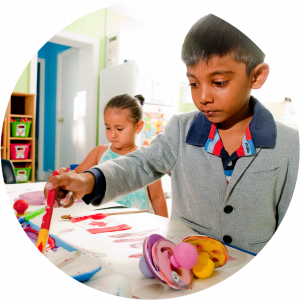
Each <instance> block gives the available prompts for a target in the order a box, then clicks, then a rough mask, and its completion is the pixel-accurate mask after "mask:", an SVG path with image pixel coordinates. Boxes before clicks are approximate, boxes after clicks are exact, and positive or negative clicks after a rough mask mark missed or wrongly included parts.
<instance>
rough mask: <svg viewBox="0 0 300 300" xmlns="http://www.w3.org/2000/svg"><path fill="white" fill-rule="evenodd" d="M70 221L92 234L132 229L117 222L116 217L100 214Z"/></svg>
mask: <svg viewBox="0 0 300 300" xmlns="http://www.w3.org/2000/svg"><path fill="white" fill-rule="evenodd" d="M100 220H101V221H100ZM71 221H72V222H73V223H74V224H76V225H78V226H80V227H81V228H83V229H85V230H87V231H88V232H90V233H92V234H97V233H104V232H115V231H122V230H128V229H131V228H132V227H131V226H129V225H127V224H123V223H122V222H120V221H118V219H117V218H116V217H113V216H107V215H105V214H101V213H100V214H95V215H90V216H82V217H77V218H71Z"/></svg>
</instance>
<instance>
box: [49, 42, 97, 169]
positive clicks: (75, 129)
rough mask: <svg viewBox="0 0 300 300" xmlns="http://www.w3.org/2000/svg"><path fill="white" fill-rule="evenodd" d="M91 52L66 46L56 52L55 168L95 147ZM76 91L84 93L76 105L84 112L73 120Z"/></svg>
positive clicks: (79, 158) (94, 77)
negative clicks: (82, 105) (63, 49)
mask: <svg viewBox="0 0 300 300" xmlns="http://www.w3.org/2000/svg"><path fill="white" fill-rule="evenodd" d="M95 55H97V51H95V49H94V47H92V46H88V47H84V48H80V49H77V48H70V49H68V50H66V51H64V52H62V53H60V54H59V55H58V60H57V95H56V120H57V121H56V140H55V142H56V145H55V169H56V170H58V169H59V168H61V167H65V168H67V167H68V166H69V165H70V164H79V163H81V162H82V161H83V160H84V159H85V157H86V156H87V155H88V153H89V152H90V151H91V150H92V149H93V148H94V147H96V130H97V76H98V71H97V70H98V65H96V66H95V64H94V60H93V57H94V56H95ZM78 93H80V95H81V96H82V95H83V94H84V97H83V98H85V101H84V102H85V105H84V108H80V112H84V114H83V115H82V116H81V117H78V120H77V121H75V120H74V98H75V97H78ZM81 96H80V98H81ZM81 100H82V98H81ZM80 102H81V103H82V101H80ZM59 119H60V121H59Z"/></svg>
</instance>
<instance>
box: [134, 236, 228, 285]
mask: <svg viewBox="0 0 300 300" xmlns="http://www.w3.org/2000/svg"><path fill="white" fill-rule="evenodd" d="M227 260H228V251H227V248H226V247H225V246H224V245H223V244H222V243H221V242H220V241H218V240H216V239H214V238H212V237H209V236H191V237H187V238H185V239H183V241H182V243H179V244H177V245H175V244H174V243H172V242H171V241H169V240H167V239H165V238H164V237H163V236H161V235H158V234H152V235H150V236H149V237H148V238H146V239H145V240H144V243H143V256H142V257H141V259H140V263H139V268H140V271H141V273H142V274H143V275H144V276H146V277H148V278H153V277H156V278H157V279H159V280H160V281H161V282H163V283H166V284H168V285H169V286H170V287H171V288H173V289H176V290H183V289H188V288H189V287H190V286H191V284H192V282H193V274H194V275H195V276H196V277H198V278H202V279H203V278H208V277H209V276H211V275H212V273H213V270H214V268H215V267H216V268H218V267H221V266H223V265H225V264H226V262H227Z"/></svg>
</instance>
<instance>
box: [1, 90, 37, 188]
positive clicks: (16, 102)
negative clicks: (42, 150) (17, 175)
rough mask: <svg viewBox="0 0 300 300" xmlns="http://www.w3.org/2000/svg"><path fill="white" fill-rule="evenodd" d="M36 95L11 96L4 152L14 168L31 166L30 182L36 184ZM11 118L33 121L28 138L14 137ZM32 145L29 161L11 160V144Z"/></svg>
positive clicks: (21, 94) (19, 94) (6, 115)
mask: <svg viewBox="0 0 300 300" xmlns="http://www.w3.org/2000/svg"><path fill="white" fill-rule="evenodd" d="M35 97H36V94H31V93H19V92H13V93H12V94H11V97H10V100H9V103H8V106H7V109H6V114H5V119H6V145H5V146H3V147H5V149H4V151H5V152H6V159H9V160H11V162H12V163H13V165H14V167H18V166H20V165H21V164H23V165H24V163H28V165H29V164H30V165H31V168H32V169H31V174H30V177H29V181H27V182H34V178H35V126H36V125H35V110H36V107H35V105H36V100H35ZM11 118H27V119H29V120H31V128H30V133H29V136H28V137H13V136H12V134H11V124H10V123H11V122H10V119H11ZM18 143H22V144H30V148H29V155H28V158H27V159H11V152H10V145H11V144H18ZM1 155H2V148H1Z"/></svg>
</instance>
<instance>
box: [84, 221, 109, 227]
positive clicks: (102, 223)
mask: <svg viewBox="0 0 300 300" xmlns="http://www.w3.org/2000/svg"><path fill="white" fill-rule="evenodd" d="M107 224H108V223H104V222H95V221H93V222H91V223H89V225H92V226H99V227H105V226H106V225H107Z"/></svg>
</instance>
